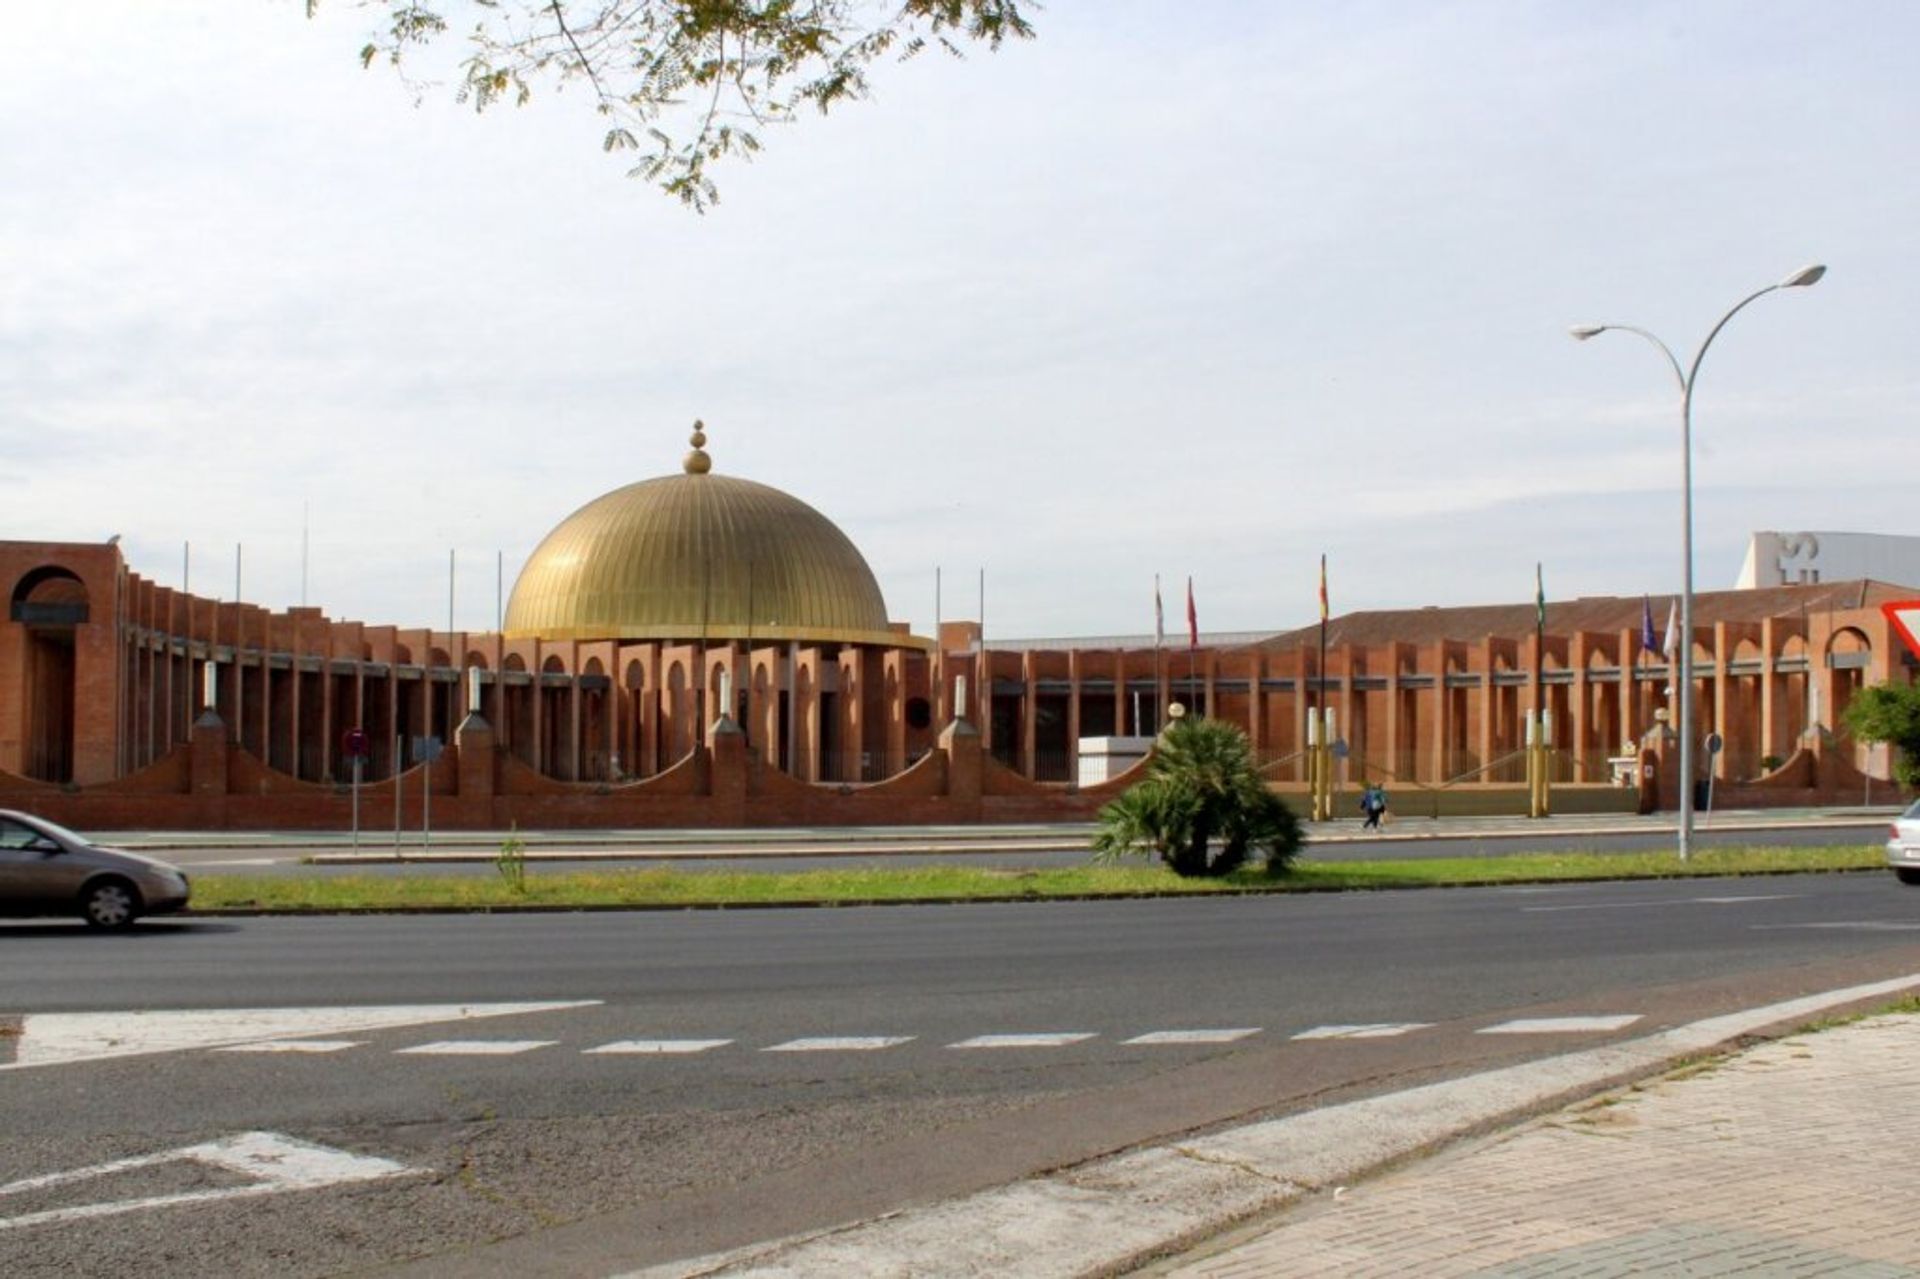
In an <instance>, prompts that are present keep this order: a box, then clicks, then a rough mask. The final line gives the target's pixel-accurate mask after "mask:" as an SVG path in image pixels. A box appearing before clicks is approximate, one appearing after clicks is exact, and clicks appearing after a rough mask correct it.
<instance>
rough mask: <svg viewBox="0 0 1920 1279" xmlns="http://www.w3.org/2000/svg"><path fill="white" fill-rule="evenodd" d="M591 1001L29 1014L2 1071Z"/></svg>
mask: <svg viewBox="0 0 1920 1279" xmlns="http://www.w3.org/2000/svg"><path fill="white" fill-rule="evenodd" d="M599 1002H600V1001H599V1000H597V999H570V1000H565V1001H558V1002H550V1003H538V1004H410V1005H395V1006H392V1007H378V1006H376V1007H372V1008H225V1009H207V1010H183V1011H177V1012H176V1011H165V1012H126V1013H29V1014H28V1015H27V1016H26V1017H25V1018H24V1019H22V1021H21V1023H20V1034H19V1036H18V1038H17V1039H16V1040H15V1052H14V1060H12V1061H10V1062H7V1063H5V1064H0V1070H22V1069H25V1068H27V1067H29V1066H51V1065H59V1064H63V1063H66V1062H74V1061H90V1060H93V1059H95V1058H100V1057H135V1056H140V1055H142V1054H145V1053H164V1052H180V1051H182V1050H184V1049H189V1048H220V1047H224V1046H226V1045H228V1044H247V1043H258V1042H259V1041H261V1040H265V1039H292V1038H298V1037H301V1036H305V1035H327V1034H332V1035H341V1034H348V1035H351V1034H356V1033H365V1032H367V1031H370V1030H387V1029H391V1028H393V1027H396V1026H421V1025H427V1024H430V1023H433V1022H439V1021H469V1020H472V1019H475V1018H480V1017H510V1016H514V1015H517V1014H520V1013H544V1012H556V1011H560V1010H562V1009H568V1008H589V1007H592V1006H593V1005H595V1004H598V1003H599Z"/></svg>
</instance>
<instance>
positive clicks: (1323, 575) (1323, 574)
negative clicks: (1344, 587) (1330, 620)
mask: <svg viewBox="0 0 1920 1279" xmlns="http://www.w3.org/2000/svg"><path fill="white" fill-rule="evenodd" d="M1320 620H1321V622H1322V623H1324V622H1325V621H1326V620H1327V557H1326V555H1325V554H1324V553H1322V554H1321V556H1320Z"/></svg>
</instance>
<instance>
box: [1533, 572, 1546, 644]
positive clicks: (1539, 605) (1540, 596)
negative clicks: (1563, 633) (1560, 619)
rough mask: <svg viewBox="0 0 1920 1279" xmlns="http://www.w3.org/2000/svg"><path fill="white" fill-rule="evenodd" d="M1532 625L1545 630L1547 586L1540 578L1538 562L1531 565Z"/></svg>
mask: <svg viewBox="0 0 1920 1279" xmlns="http://www.w3.org/2000/svg"><path fill="white" fill-rule="evenodd" d="M1533 624H1534V626H1535V627H1537V628H1539V629H1540V630H1543V631H1544V630H1546V629H1547V585H1546V581H1545V579H1543V578H1542V577H1541V576H1540V562H1539V561H1538V560H1535V561H1534V563H1533Z"/></svg>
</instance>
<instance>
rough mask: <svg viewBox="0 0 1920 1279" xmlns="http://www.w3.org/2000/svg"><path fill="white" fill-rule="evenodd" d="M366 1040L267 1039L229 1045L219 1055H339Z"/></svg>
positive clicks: (219, 1050) (357, 1046)
mask: <svg viewBox="0 0 1920 1279" xmlns="http://www.w3.org/2000/svg"><path fill="white" fill-rule="evenodd" d="M366 1042H367V1041H366V1040H364V1039H265V1040H262V1041H261V1042H259V1043H257V1044H228V1045H227V1046H226V1047H224V1048H216V1049H214V1050H213V1051H214V1052H217V1053H337V1052H345V1051H346V1050H347V1049H349V1048H359V1047H360V1046H362V1045H363V1044H365V1043H366Z"/></svg>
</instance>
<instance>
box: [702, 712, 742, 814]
mask: <svg viewBox="0 0 1920 1279" xmlns="http://www.w3.org/2000/svg"><path fill="white" fill-rule="evenodd" d="M707 793H708V795H709V796H710V801H711V802H710V806H709V810H708V811H709V812H711V813H712V815H713V823H714V825H716V826H744V825H746V824H747V735H746V734H745V733H743V732H741V731H740V725H738V724H736V723H734V720H733V716H731V715H721V716H718V717H716V718H715V719H713V720H712V721H711V722H710V724H709V726H708V729H707Z"/></svg>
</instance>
